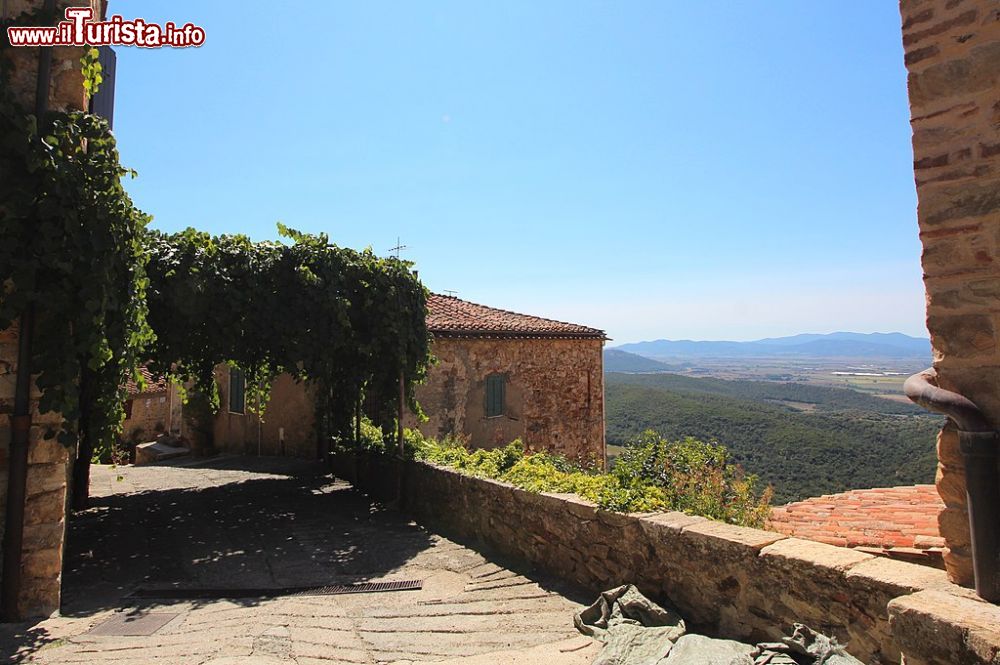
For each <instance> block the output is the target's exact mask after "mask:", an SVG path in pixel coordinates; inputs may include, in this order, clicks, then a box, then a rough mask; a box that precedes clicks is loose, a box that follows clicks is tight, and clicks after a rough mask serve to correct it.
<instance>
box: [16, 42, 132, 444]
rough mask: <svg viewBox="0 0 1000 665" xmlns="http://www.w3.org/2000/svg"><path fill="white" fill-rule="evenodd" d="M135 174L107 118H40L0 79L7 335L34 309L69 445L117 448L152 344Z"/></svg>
mask: <svg viewBox="0 0 1000 665" xmlns="http://www.w3.org/2000/svg"><path fill="white" fill-rule="evenodd" d="M0 62H2V63H3V65H0V66H5V64H6V62H5V60H4V59H3V58H0ZM127 173H128V172H127V171H126V170H125V169H123V168H122V167H121V165H120V163H119V159H118V151H117V149H116V146H115V140H114V137H113V136H112V134H111V132H110V131H109V129H108V126H107V123H106V121H104V120H103V119H102V118H98V117H96V116H92V115H88V114H85V113H78V112H69V113H64V112H51V113H48V114H46V115H45V117H43V118H36V117H35V116H33V115H31V114H29V113H28V112H27V111H26V110H25V109H24V108H22V107H21V106H20V105H19V104H18V103H17V101H16V100H15V99H14V98H13V95H12V93H11V90H10V88H9V86H7V85H6V71H4V72H3V74H0V284H2V285H3V292H2V300H0V329H3V328H7V327H8V326H10V325H11V324H12V323H13V322H14V321H16V320H17V319H18V318H19V317H20V316H21V315H22V314H23V313H24V312H25V311H28V310H29V309H31V310H33V311H34V313H35V317H36V320H35V327H34V334H33V346H32V352H33V353H32V359H31V367H32V370H33V372H35V373H36V374H37V385H38V388H39V389H40V390H41V397H40V402H39V409H40V411H41V412H42V413H46V412H59V413H61V414H62V415H63V416H64V424H63V426H62V428H61V429H59V430H58V432H56V431H53V432H50V434H58V435H59V438H60V440H61V441H62V442H63V443H65V444H67V445H70V444H73V443H75V442H76V440H77V436H78V432H82V433H83V434H84V436H86V437H88V438H89V439H90V441H91V442H93V443H94V445H95V447H100V446H105V447H109V446H111V445H112V442H113V440H114V435H115V433H116V432H117V430H118V429H119V427H120V424H121V421H122V419H123V417H124V412H123V407H122V405H123V402H124V393H123V390H122V386H123V385H124V383H125V379H126V378H127V376H128V375H129V373H130V372H134V367H135V366H136V362H137V359H138V358H139V357H140V354H141V351H142V348H143V346H144V345H145V344H146V343H147V342H148V341H149V339H150V330H149V328H148V327H147V325H146V322H145V311H146V309H145V300H144V295H145V289H146V285H147V280H146V276H145V263H146V257H145V255H144V253H143V251H142V243H141V235H142V231H143V228H144V227H145V226H146V223H147V221H148V218H147V217H146V216H145V215H143V214H142V213H141V212H140V211H139V210H137V209H136V208H135V206H133V205H132V201H131V199H130V198H129V197H128V195H127V194H126V192H125V189H124V188H123V187H122V183H121V179H122V177H123V176H125V175H126V174H127ZM136 379H137V380H141V379H140V377H138V376H136Z"/></svg>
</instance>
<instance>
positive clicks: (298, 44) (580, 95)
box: [111, 0, 926, 343]
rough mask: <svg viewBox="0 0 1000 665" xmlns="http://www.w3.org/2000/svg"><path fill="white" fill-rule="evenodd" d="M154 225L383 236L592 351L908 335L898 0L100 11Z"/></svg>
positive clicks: (379, 243)
mask: <svg viewBox="0 0 1000 665" xmlns="http://www.w3.org/2000/svg"><path fill="white" fill-rule="evenodd" d="M111 12H112V13H122V14H123V15H125V17H126V18H132V17H136V16H139V17H142V18H145V19H147V20H151V21H156V22H159V23H163V22H165V21H171V20H172V21H174V22H176V23H178V24H182V23H185V22H187V21H191V22H194V23H196V24H198V25H201V26H202V27H204V28H205V30H206V33H207V39H206V43H205V45H204V46H202V47H201V48H197V49H187V50H169V49H157V50H146V49H137V48H119V49H118V54H119V56H118V57H119V60H118V79H117V92H116V97H117V99H116V111H115V114H116V115H115V133H116V135H117V137H118V141H119V148H120V150H121V154H122V160H123V162H124V163H125V164H126V165H127V166H130V167H132V168H135V169H137V170H138V171H139V178H138V179H136V180H134V181H131V182H129V183H128V185H127V187H128V189H129V191H130V192H131V194H132V196H133V198H134V199H135V201H136V203H137V204H138V205H139V206H140V207H141V208H142V209H144V210H145V211H146V212H148V213H150V214H152V215H153V216H154V220H155V221H154V224H155V225H156V226H157V227H159V228H161V229H164V230H178V229H181V228H184V227H186V226H195V227H198V228H202V229H206V230H209V231H211V232H214V233H237V232H239V233H247V234H249V235H250V236H251V237H253V238H255V239H266V238H274V237H276V230H275V222H277V221H279V220H280V221H282V222H284V223H285V224H288V225H289V226H292V227H294V228H298V229H301V230H305V231H311V232H319V231H325V232H326V233H328V234H329V235H330V236H331V238H332V239H333V240H334V241H335V242H337V243H338V244H341V245H346V246H351V247H358V248H361V247H365V246H368V245H370V246H372V247H373V248H374V249H375V250H376V251H378V252H380V253H386V250H388V249H389V248H390V247H392V246H394V245H395V244H396V238H397V237H400V238H402V242H403V244H405V245H407V246H408V247H409V249H407V250H406V251H405V252H404V256H405V257H406V258H409V259H410V260H413V261H415V262H416V263H417V268H418V269H419V270H420V275H421V277H422V278H423V280H424V281H425V283H426V284H427V285H428V286H429V287H430V288H431V289H433V290H437V291H442V290H445V289H452V290H455V291H457V292H458V295H459V297H463V298H466V299H469V300H473V301H477V302H482V303H485V304H490V305H494V306H499V307H505V308H509V309H514V310H518V311H524V312H528V313H532V314H538V315H542V316H548V317H551V318H557V319H564V320H570V321H574V322H579V323H585V324H589V325H593V326H597V327H600V328H604V329H606V330H607V331H608V332H609V334H610V335H611V336H612V337H613V338H614V339H615V342H616V343H617V342H628V341H636V340H641V339H653V338H663V337H666V338H671V339H680V338H695V339H754V338H759V337H765V336H775V335H785V334H794V333H800V332H831V331H834V330H855V331H860V332H873V331H883V332H884V331H892V330H898V331H902V332H905V333H909V334H915V335H924V334H926V331H925V328H924V323H923V318H924V296H923V287H922V283H921V281H920V267H919V242H918V238H917V226H916V214H915V207H916V197H915V193H914V186H913V176H912V153H911V149H910V128H909V122H908V118H909V116H908V109H907V102H906V73H905V69H904V67H903V59H902V46H901V44H900V35H899V14H898V9H897V7H896V6H895V3H891V2H869V1H867V0H851V1H849V2H844V3H841V4H838V5H837V8H836V9H835V10H831V8H830V6H829V5H824V4H821V3H814V2H801V1H797V0H795V1H779V0H766V1H765V0H760V1H758V2H734V1H732V0H727V1H725V2H709V1H707V0H698V1H697V2H695V1H694V0H691V1H684V2H681V1H680V0H677V1H673V2H667V1H660V0H655V1H650V2H638V1H631V2H586V1H583V0H573V1H571V2H554V1H545V2H538V1H528V2H521V1H516V2H515V1H505V2H502V3H499V2H470V1H468V0H464V1H455V2H450V1H435V2H430V1H424V0H420V1H416V0H414V1H411V2H392V3H386V2H371V1H365V2H361V1H357V2H350V3H348V2H341V1H330V2H308V3H307V2H287V3H274V2H273V1H272V2H266V3H265V2H258V1H249V2H240V3H238V4H237V3H232V2H204V1H203V0H202V1H200V2H193V1H190V0H175V1H174V2H170V3H163V2H153V1H152V0H129V2H124V1H123V0H113V1H112V3H111Z"/></svg>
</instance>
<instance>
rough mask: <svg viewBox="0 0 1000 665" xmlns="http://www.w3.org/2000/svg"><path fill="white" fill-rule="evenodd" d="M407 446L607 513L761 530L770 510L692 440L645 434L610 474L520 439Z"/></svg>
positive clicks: (737, 474)
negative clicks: (661, 514)
mask: <svg viewBox="0 0 1000 665" xmlns="http://www.w3.org/2000/svg"><path fill="white" fill-rule="evenodd" d="M406 441H407V444H408V448H410V449H411V450H412V451H413V454H414V456H415V457H416V458H417V459H422V460H425V461H428V462H432V463H434V464H440V465H443V466H448V467H451V468H454V469H458V470H460V471H462V472H463V473H467V474H469V475H472V476H477V477H481V478H493V479H496V480H502V481H505V482H509V483H511V484H512V485H515V486H516V487H520V488H521V489H524V490H527V491H529V492H558V493H573V494H578V495H579V496H581V497H583V498H585V499H587V500H589V501H593V502H594V503H596V504H597V505H598V506H600V507H601V508H604V509H606V510H614V511H618V512H651V511H662V510H680V511H683V512H686V513H690V514H694V515H702V516H704V517H709V518H712V519H717V520H721V521H725V522H729V523H732V524H741V525H744V526H754V527H761V526H763V525H764V522H765V521H766V519H767V515H768V513H769V511H770V500H771V488H770V487H768V488H765V489H763V490H762V491H758V488H757V485H758V482H757V478H756V477H755V476H747V475H745V474H744V473H743V471H742V469H740V468H739V467H738V466H737V465H735V464H732V463H731V461H730V457H729V453H728V451H727V450H726V449H725V448H724V447H723V446H720V445H717V444H712V443H703V442H701V441H698V440H696V439H692V438H688V439H683V440H681V441H667V440H666V439H663V438H662V437H660V436H659V435H657V434H656V433H655V432H651V431H650V432H646V433H644V434H642V435H641V436H640V437H637V438H636V439H635V440H634V441H633V442H632V443H631V444H630V446H629V447H628V448H627V449H626V450H625V452H624V453H623V454H622V455H621V457H620V458H619V461H618V462H617V464H615V467H614V469H613V470H612V471H611V472H610V473H604V472H601V471H599V470H597V469H594V468H581V467H580V466H577V465H575V464H573V463H571V462H569V461H567V460H566V459H565V458H563V457H561V456H559V455H553V454H551V453H547V452H526V451H525V449H524V445H523V443H522V442H521V441H520V440H515V441H513V442H511V443H510V444H508V445H507V446H504V447H503V448H496V449H493V450H474V451H470V450H469V449H468V448H467V447H466V445H465V442H464V441H462V440H460V439H458V438H455V437H447V438H445V439H443V440H442V441H440V442H438V441H435V440H433V439H427V438H425V437H423V436H422V435H421V434H420V433H419V432H413V431H409V430H408V431H407V432H406Z"/></svg>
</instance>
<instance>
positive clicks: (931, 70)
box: [900, 0, 1000, 585]
mask: <svg viewBox="0 0 1000 665" xmlns="http://www.w3.org/2000/svg"><path fill="white" fill-rule="evenodd" d="M900 11H901V15H902V22H903V26H902V27H903V46H904V49H905V53H906V55H905V61H906V67H907V69H908V71H909V82H908V84H909V85H908V87H909V96H910V110H911V125H912V128H913V168H914V173H915V179H916V186H917V195H918V200H919V204H918V211H917V216H918V220H919V224H920V238H921V240H922V242H923V256H922V262H923V269H924V283H925V285H926V289H927V328H928V330H929V331H930V335H931V342H932V344H933V347H934V366H935V367H936V368H937V371H938V377H939V383H940V385H941V387H943V388H947V389H949V390H954V391H956V392H959V393H961V394H963V395H965V396H966V397H968V398H969V399H971V400H972V401H974V402H975V403H976V404H977V405H979V406H980V408H982V409H983V411H984V412H985V413H986V415H987V417H989V418H990V419H991V420H992V422H993V424H994V426H997V427H1000V304H998V303H1000V301H998V298H1000V3H998V2H996V1H995V0H901V2H900ZM938 459H939V467H938V476H937V486H938V489H939V491H940V493H941V497H942V499H943V500H944V502H945V509H944V511H943V512H942V513H941V516H940V527H941V534H942V535H943V536H944V537H945V538H946V540H947V541H948V549H947V550H946V552H945V563H946V565H947V567H948V570H949V573H950V574H951V575H952V578H953V579H954V580H956V581H958V582H960V583H962V584H966V585H971V583H972V568H971V557H970V552H969V529H968V516H967V513H966V505H965V503H966V499H965V480H964V476H963V471H962V458H961V455H960V453H959V450H958V437H957V435H956V433H955V432H953V431H951V430H949V429H946V430H945V431H944V432H942V433H941V436H940V437H939V439H938Z"/></svg>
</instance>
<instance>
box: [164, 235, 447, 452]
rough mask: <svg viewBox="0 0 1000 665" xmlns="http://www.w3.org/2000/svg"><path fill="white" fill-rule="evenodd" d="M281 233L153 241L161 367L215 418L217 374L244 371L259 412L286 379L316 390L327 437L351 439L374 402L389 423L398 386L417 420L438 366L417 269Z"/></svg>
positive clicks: (320, 239)
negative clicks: (363, 405)
mask: <svg viewBox="0 0 1000 665" xmlns="http://www.w3.org/2000/svg"><path fill="white" fill-rule="evenodd" d="M278 228H279V233H280V234H281V236H282V237H283V238H284V239H285V242H256V243H255V242H252V241H251V240H250V239H249V238H247V237H246V236H242V235H223V236H212V235H209V234H207V233H204V232H201V231H196V230H194V229H187V230H186V231H184V232H181V233H176V234H169V235H168V234H164V233H160V232H156V231H151V232H150V233H149V234H148V237H147V247H148V252H149V255H150V262H149V266H148V273H149V278H150V288H149V292H148V302H149V322H150V324H151V326H152V328H153V330H154V331H155V332H156V340H155V342H154V343H153V344H152V346H151V347H150V355H151V358H152V359H153V369H154V370H155V371H158V372H161V373H169V374H171V375H172V376H173V377H174V378H175V379H176V380H177V381H178V382H181V383H185V382H189V381H190V382H193V384H194V386H195V389H196V390H197V391H198V392H199V393H200V394H202V395H207V396H209V399H210V400H211V401H212V402H213V405H214V406H215V407H216V408H217V407H218V393H217V389H216V383H215V368H216V367H218V366H219V365H221V364H224V363H228V364H230V365H232V366H235V367H239V368H240V369H242V370H243V372H244V373H245V376H246V385H247V394H248V395H249V396H250V399H248V406H249V407H250V408H254V407H255V406H257V405H260V406H263V405H264V404H266V402H267V392H268V386H269V385H270V383H271V381H272V380H273V378H274V377H275V376H276V375H278V374H279V373H282V372H288V373H289V374H291V375H292V376H294V377H295V378H296V379H298V380H300V381H308V382H309V385H310V390H311V391H312V392H313V395H314V398H315V400H316V415H317V423H316V425H317V434H318V435H319V437H320V438H321V439H329V438H330V437H336V436H339V437H347V438H350V437H351V430H352V425H353V419H354V416H355V413H356V410H357V407H358V405H359V403H360V401H361V400H362V399H363V398H364V396H365V395H366V394H377V395H379V398H380V403H381V404H382V405H383V407H384V408H383V410H384V411H385V412H386V413H391V409H393V408H395V406H396V405H398V401H399V382H400V379H402V380H403V382H404V386H405V391H406V399H407V401H408V402H409V405H410V407H411V408H412V409H414V410H416V411H418V412H419V406H418V405H417V404H416V403H415V401H414V400H413V391H412V387H413V384H414V383H416V382H419V381H420V380H421V379H422V378H423V376H424V372H425V369H426V366H427V362H428V359H429V337H428V333H427V328H426V321H425V318H426V297H427V294H426V291H425V289H424V287H423V285H422V284H421V283H420V281H419V280H418V279H417V277H416V274H415V273H414V272H413V271H412V266H411V264H409V263H407V262H405V261H400V260H398V259H392V258H388V259H386V258H380V257H377V256H376V255H375V254H374V253H372V252H371V250H365V251H361V252H358V251H354V250H351V249H346V248H342V247H338V246H336V245H332V244H331V243H330V241H329V238H328V237H327V236H326V235H324V234H320V235H310V234H306V233H300V232H298V231H295V230H292V229H289V228H287V227H285V226H283V225H280V224H279V227H278ZM258 408H259V407H258Z"/></svg>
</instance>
